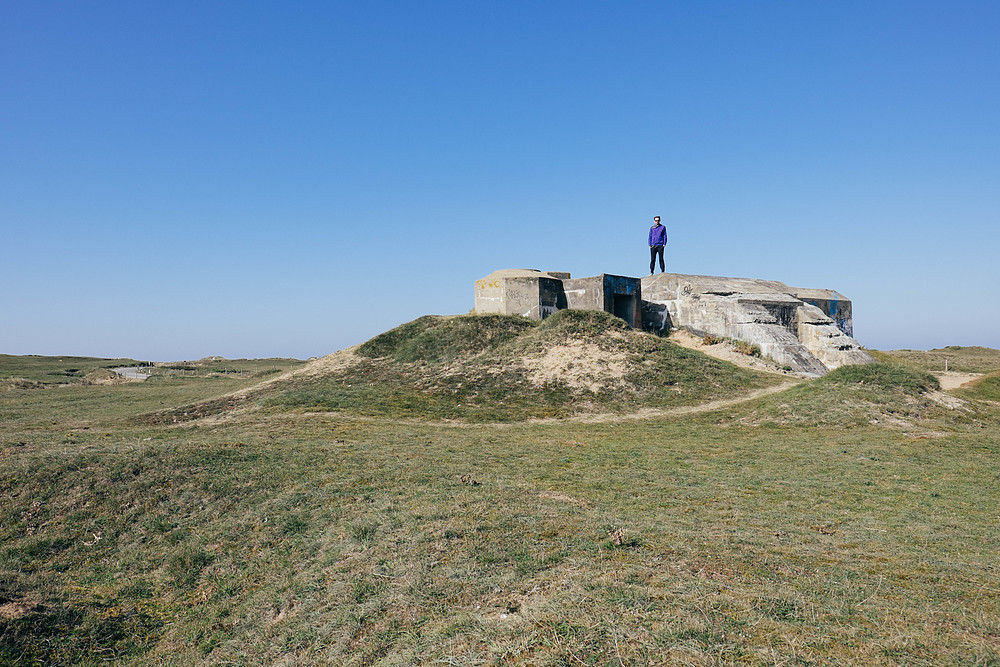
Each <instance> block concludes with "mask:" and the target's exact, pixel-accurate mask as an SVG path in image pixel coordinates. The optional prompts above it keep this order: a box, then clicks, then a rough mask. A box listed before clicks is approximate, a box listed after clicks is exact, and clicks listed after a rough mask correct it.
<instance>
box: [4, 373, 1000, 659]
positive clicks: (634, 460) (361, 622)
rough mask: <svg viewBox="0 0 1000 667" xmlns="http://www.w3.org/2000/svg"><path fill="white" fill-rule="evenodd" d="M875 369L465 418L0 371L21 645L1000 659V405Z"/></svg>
mask: <svg viewBox="0 0 1000 667" xmlns="http://www.w3.org/2000/svg"><path fill="white" fill-rule="evenodd" d="M329 361H330V360H328V362H329ZM864 373H865V374H863V375H859V376H854V375H851V374H850V373H848V372H840V373H838V374H836V375H834V374H832V373H831V375H832V376H833V377H832V378H829V376H828V378H824V379H823V380H816V381H809V382H803V383H801V384H799V385H797V386H795V387H793V388H791V389H788V390H785V391H778V392H774V393H771V394H769V395H766V396H761V397H759V398H757V399H755V400H752V401H749V402H746V403H737V402H729V403H725V404H721V405H715V406H713V407H714V408H715V410H714V411H698V410H694V409H693V410H692V411H691V412H690V413H688V414H671V415H666V416H665V415H661V416H659V417H652V418H648V419H643V420H618V421H604V422H599V423H584V422H573V421H561V422H547V423H511V422H508V423H504V424H489V425H466V426H465V427H463V428H454V427H451V426H448V425H445V424H439V423H431V422H418V421H413V420H407V419H397V418H393V417H387V416H376V417H372V416H365V415H363V414H359V413H352V414H313V415H311V416H310V417H309V418H308V419H305V418H303V416H302V415H301V414H298V413H296V412H294V411H285V410H271V411H264V412H261V411H241V410H236V411H235V412H234V413H233V415H232V417H231V418H230V419H228V420H225V421H205V420H194V421H191V422H187V423H185V424H181V425H163V426H159V425H150V424H148V423H147V422H143V421H139V420H137V419H136V416H137V415H139V414H142V413H145V412H148V411H149V410H152V409H161V407H162V408H164V409H165V408H168V407H176V406H180V405H185V404H192V402H197V401H202V402H203V401H204V399H206V398H210V397H214V398H218V397H220V396H223V395H227V394H231V393H233V392H234V391H237V390H239V389H241V388H243V387H245V386H246V385H244V384H241V382H242V381H241V380H239V379H237V378H215V379H209V378H188V379H183V380H182V379H177V380H171V381H161V382H151V383H147V384H138V385H123V386H93V387H83V386H81V387H69V388H64V389H59V390H44V391H33V390H17V391H11V392H6V393H4V394H0V462H2V465H0V497H2V498H3V501H2V503H0V540H2V545H3V546H2V547H0V610H2V611H0V664H2V663H7V664H32V663H33V662H36V663H39V664H94V665H96V664H109V663H110V664H160V665H190V664H218V665H222V664H233V663H236V664H285V665H292V664H294V665H313V664H338V665H411V664H412V665H441V664H449V665H481V664H502V665H507V664H509V665H515V664H520V665H529V664H530V665H580V664H583V665H619V664H621V665H640V664H665V665H672V664H689V665H719V664H741V665H774V664H783V665H785V664H787V665H794V664H802V665H804V664H814V665H843V664H855V665H898V664H914V665H917V664H919V665H948V664H982V665H989V664H997V663H998V662H1000V643H998V641H997V637H998V636H1000V622H998V619H1000V574H998V571H997V560H996V554H997V553H998V551H1000V537H998V536H1000V530H998V529H1000V519H998V517H997V512H996V507H997V506H1000V484H998V479H1000V467H998V463H997V462H998V460H1000V408H998V407H997V406H994V405H993V404H991V403H989V402H988V400H989V399H987V398H985V397H984V396H985V395H983V396H982V397H981V396H979V395H975V396H974V395H968V396H966V395H965V394H963V400H964V401H965V404H964V406H965V408H967V409H949V408H948V407H947V406H944V405H940V404H939V403H937V402H935V400H934V396H935V392H936V391H937V390H935V389H934V388H933V387H932V386H931V385H929V384H928V383H929V382H932V381H933V379H931V380H928V379H927V378H926V377H924V376H923V375H920V374H913V373H907V372H902V371H898V370H897V369H894V368H889V369H886V368H880V367H876V368H873V369H867V370H866V371H864ZM992 386H993V385H989V384H988V385H986V388H985V389H982V391H984V392H989V391H992V390H993V389H992ZM964 391H965V390H963V392H964ZM212 392H214V393H212ZM946 395H948V394H946ZM990 395H992V394H990ZM949 396H950V395H949ZM161 403H163V404H164V405H163V406H160V404H161ZM844 405H847V408H845V409H841V407H840V406H844ZM696 406H697V404H693V405H692V406H691V407H692V408H695V407H696ZM875 413H877V414H880V415H893V416H895V417H896V418H899V419H901V420H907V421H909V422H910V423H912V424H916V425H919V426H920V428H922V429H924V430H929V429H933V430H934V431H936V432H937V433H938V434H939V435H938V436H937V437H934V438H927V437H923V436H921V435H920V434H919V433H916V432H914V431H908V430H905V429H899V428H889V427H886V426H885V425H884V424H881V423H879V424H872V423H869V421H867V420H866V419H865V418H866V417H867V416H868V415H869V414H875ZM788 416H794V417H795V418H786V417H788Z"/></svg>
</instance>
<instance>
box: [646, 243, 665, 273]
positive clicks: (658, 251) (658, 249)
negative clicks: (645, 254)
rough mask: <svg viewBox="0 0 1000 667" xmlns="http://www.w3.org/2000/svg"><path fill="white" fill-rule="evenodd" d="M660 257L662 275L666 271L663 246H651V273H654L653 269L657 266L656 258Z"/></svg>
mask: <svg viewBox="0 0 1000 667" xmlns="http://www.w3.org/2000/svg"><path fill="white" fill-rule="evenodd" d="M657 255H659V256H660V273H663V272H664V271H666V269H665V268H664V267H663V246H661V245H651V246H649V272H650V273H653V267H655V266H656V256H657Z"/></svg>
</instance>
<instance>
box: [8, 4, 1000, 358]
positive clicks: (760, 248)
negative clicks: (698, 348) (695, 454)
mask: <svg viewBox="0 0 1000 667" xmlns="http://www.w3.org/2000/svg"><path fill="white" fill-rule="evenodd" d="M0 17H2V20H0V90H2V91H3V92H2V93H0V240H2V244H0V249H2V250H0V253H2V254H0V258H2V259H0V282H2V285H3V286H4V287H3V290H2V291H0V352H2V353H9V354H86V355H97V356H119V355H122V356H132V357H136V358H142V359H157V360H168V359H193V358H199V357H202V356H207V355H213V354H219V355H224V356H227V357H244V356H246V357H264V356H295V357H300V358H304V357H308V356H314V355H322V354H327V353H329V352H332V351H334V350H337V349H340V348H343V347H345V346H348V345H351V344H354V343H357V342H360V341H363V340H365V339H367V338H369V337H371V336H373V335H375V334H377V333H379V332H381V331H384V330H386V329H388V328H391V327H393V326H395V325H397V324H400V323H402V322H405V321H408V320H411V319H413V318H415V317H418V316H420V315H423V314H426V313H439V314H452V313H462V312H466V311H468V310H469V309H470V308H471V307H472V305H473V282H474V280H475V279H477V278H480V277H482V276H484V275H486V274H488V273H490V272H491V271H493V270H494V269H498V268H515V267H517V268H539V269H551V270H562V271H570V272H571V273H572V274H573V275H574V276H587V275H595V274H598V273H601V272H604V273H619V274H625V275H636V276H638V275H642V274H643V273H645V271H646V268H647V267H648V252H647V250H646V247H645V243H646V241H645V238H646V230H647V228H648V226H649V224H650V220H651V218H652V216H653V215H654V214H660V215H661V216H663V220H664V222H665V223H666V224H667V226H668V229H669V231H670V244H669V245H668V247H667V261H668V270H671V271H676V272H682V273H699V274H709V275H729V276H745V277H758V278H767V279H773V280H781V281H784V282H786V283H788V284H790V285H796V286H806V287H823V288H832V289H837V290H839V291H841V292H842V293H844V294H846V295H847V296H848V297H849V298H851V299H852V300H853V301H854V312H855V333H856V336H857V338H858V339H859V340H860V341H861V343H862V344H864V345H867V346H869V347H873V348H880V349H891V348H900V347H908V348H929V347H938V346H943V345H987V346H991V347H1000V314H998V312H997V307H996V306H997V303H998V298H997V292H998V287H1000V278H998V271H997V259H998V249H1000V231H998V229H1000V225H998V224H997V223H998V222H1000V187H998V186H1000V122H998V119H1000V76H998V72H1000V39H997V35H998V34H1000V3H992V2H954V3H943V2H935V3H929V2H835V3H834V2H753V3H749V2H747V3H738V2H684V3H679V2H648V3H647V2H635V3H608V2H578V1H577V2H547V3H537V2H516V1H514V2H502V3H501V2H479V3H470V2H453V3H446V2H428V3H410V2H364V3H360V2H359V3H349V4H346V3H329V2H323V3H319V2H316V3H309V2H301V3H279V2H211V3H183V2H177V3H124V2H122V3H113V2H104V3H80V2H65V3H56V2H48V3H42V2H38V3H13V2H9V3H5V4H4V6H3V7H2V8H0Z"/></svg>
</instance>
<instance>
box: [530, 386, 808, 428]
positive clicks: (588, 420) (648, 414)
mask: <svg viewBox="0 0 1000 667" xmlns="http://www.w3.org/2000/svg"><path fill="white" fill-rule="evenodd" d="M802 382H803V380H790V381H788V382H783V383H781V384H778V385H775V386H773V387H765V388H764V389H758V390H757V391H751V392H750V393H749V394H743V395H742V396H738V397H736V398H722V399H719V400H717V401H709V402H708V403H699V404H698V405H682V406H680V407H676V408H665V409H659V408H647V409H644V410H639V411H638V412H632V413H629V414H624V415H621V414H615V413H602V414H597V415H577V416H575V417H566V418H563V419H529V420H528V421H529V422H530V423H532V424H549V423H565V422H577V423H584V424H601V423H605V422H613V421H635V420H640V419H657V418H660V417H673V416H680V415H693V414H697V413H699V412H712V411H713V410H720V409H722V408H728V407H730V406H733V405H739V404H740V403H746V402H747V401H752V400H754V399H755V398H760V397H761V396H770V395H771V394H777V393H779V392H782V391H785V390H786V389H791V388H792V387H794V386H795V385H798V384H801V383H802Z"/></svg>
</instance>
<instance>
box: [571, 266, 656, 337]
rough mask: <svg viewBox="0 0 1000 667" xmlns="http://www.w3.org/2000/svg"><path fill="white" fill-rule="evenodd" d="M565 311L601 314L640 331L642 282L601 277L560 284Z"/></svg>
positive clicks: (612, 276)
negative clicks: (615, 318)
mask: <svg viewBox="0 0 1000 667" xmlns="http://www.w3.org/2000/svg"><path fill="white" fill-rule="evenodd" d="M563 292H564V293H565V294H566V307H567V308H577V309H580V310H603V311H605V312H608V313H611V314H612V315H616V316H618V317H620V318H622V319H623V320H625V321H626V322H628V323H629V326H631V327H634V328H636V329H639V328H641V327H642V282H641V281H640V280H639V279H638V278H632V277H629V276H616V275H613V274H609V273H602V274H601V275H599V276H592V277H590V278H575V279H572V280H564V281H563Z"/></svg>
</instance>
